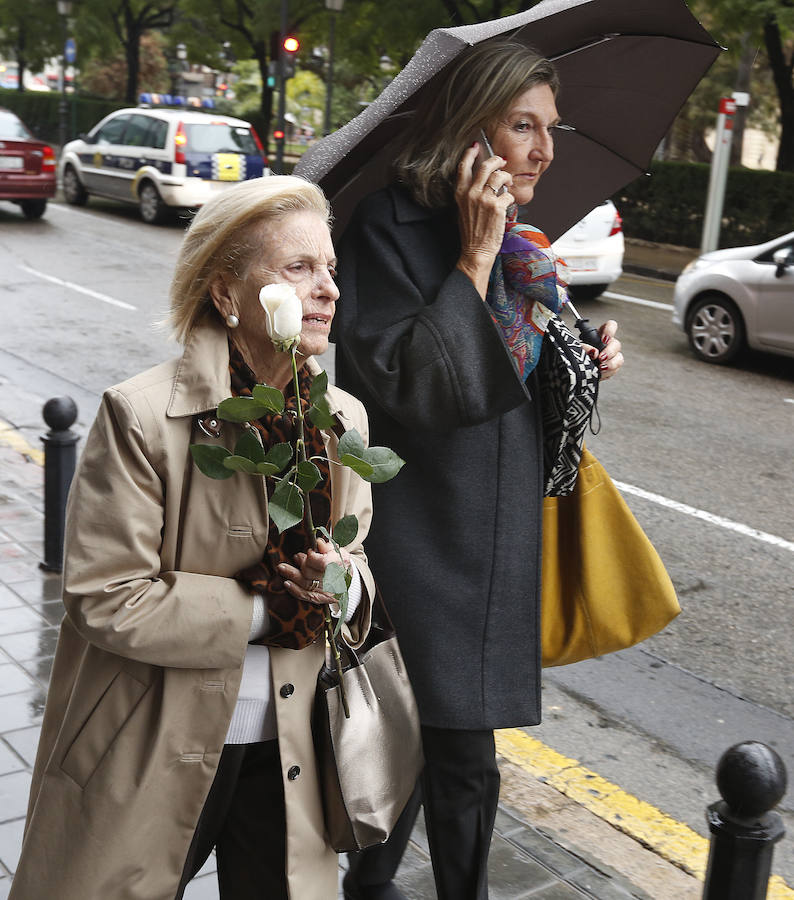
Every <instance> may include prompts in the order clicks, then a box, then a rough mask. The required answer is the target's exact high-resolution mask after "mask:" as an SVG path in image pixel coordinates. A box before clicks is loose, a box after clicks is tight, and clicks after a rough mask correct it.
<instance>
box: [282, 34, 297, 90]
mask: <svg viewBox="0 0 794 900" xmlns="http://www.w3.org/2000/svg"><path fill="white" fill-rule="evenodd" d="M300 46H301V45H300V41H299V40H298V39H297V38H296V37H294V36H293V35H289V36H288V37H285V38H284V40H283V41H282V43H281V52H282V54H283V57H284V80H285V81H286V79H287V78H293V77H294V75H295V57H296V56H297V55H298V50H300Z"/></svg>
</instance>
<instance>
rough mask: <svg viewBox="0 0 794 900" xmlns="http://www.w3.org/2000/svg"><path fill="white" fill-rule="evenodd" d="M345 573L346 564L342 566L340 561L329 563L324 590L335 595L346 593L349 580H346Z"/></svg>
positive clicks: (324, 577) (324, 579)
mask: <svg viewBox="0 0 794 900" xmlns="http://www.w3.org/2000/svg"><path fill="white" fill-rule="evenodd" d="M345 574H346V572H345V569H344V566H340V565H339V563H329V564H328V565H327V566H326V569H325V575H323V590H324V591H325V592H326V593H328V594H333V595H334V596H336V595H337V594H346V593H347V582H346V581H345ZM342 618H344V616H343V617H342Z"/></svg>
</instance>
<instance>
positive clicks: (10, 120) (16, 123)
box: [0, 113, 33, 141]
mask: <svg viewBox="0 0 794 900" xmlns="http://www.w3.org/2000/svg"><path fill="white" fill-rule="evenodd" d="M0 138H8V139H9V140H14V139H16V138H21V139H22V140H23V141H30V140H32V139H33V135H32V134H31V133H30V132H29V131H28V130H27V128H25V126H24V125H23V124H22V122H21V121H20V120H19V119H18V118H17V117H16V116H13V115H9V114H8V113H0Z"/></svg>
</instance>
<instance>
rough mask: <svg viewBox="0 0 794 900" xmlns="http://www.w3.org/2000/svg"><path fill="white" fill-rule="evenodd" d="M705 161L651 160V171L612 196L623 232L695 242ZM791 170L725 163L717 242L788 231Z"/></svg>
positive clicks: (793, 186)
mask: <svg viewBox="0 0 794 900" xmlns="http://www.w3.org/2000/svg"><path fill="white" fill-rule="evenodd" d="M708 182H709V167H708V166H707V165H703V164H698V163H675V162H669V163H663V162H659V163H654V164H653V165H652V166H651V177H650V178H642V179H638V180H637V181H634V182H632V183H631V184H629V185H628V186H627V187H625V188H623V190H622V191H620V192H619V193H618V194H616V195H615V196H614V197H613V200H614V201H615V204H616V206H617V207H618V209H619V210H620V214H621V215H622V216H623V228H624V231H625V233H626V234H627V235H628V236H629V237H634V238H642V239H644V240H650V241H657V242H660V243H666V244H678V245H680V246H683V247H698V246H700V240H701V236H702V231H703V213H704V211H705V206H706V196H707V193H708ZM792 208H794V174H791V173H788V172H767V171H758V170H753V169H739V168H735V169H730V170H729V173H728V183H727V186H726V191H725V204H724V207H723V214H722V228H721V230H720V246H721V247H741V246H744V245H746V244H757V243H761V242H763V241H768V240H770V239H771V238H773V237H776V236H777V235H780V234H785V233H786V232H788V231H791V227H792V226H791V210H792Z"/></svg>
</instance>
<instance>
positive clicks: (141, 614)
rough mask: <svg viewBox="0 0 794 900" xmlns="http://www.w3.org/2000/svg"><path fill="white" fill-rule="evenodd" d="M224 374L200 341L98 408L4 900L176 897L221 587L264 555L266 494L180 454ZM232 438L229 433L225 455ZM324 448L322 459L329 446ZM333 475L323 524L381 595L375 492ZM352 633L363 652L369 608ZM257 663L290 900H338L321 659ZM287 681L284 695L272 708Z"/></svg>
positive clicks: (221, 703)
mask: <svg viewBox="0 0 794 900" xmlns="http://www.w3.org/2000/svg"><path fill="white" fill-rule="evenodd" d="M228 362H229V355H228V349H227V343H226V336H225V332H224V330H223V329H222V328H221V327H220V326H217V325H207V326H202V327H201V328H198V329H196V330H195V331H194V333H193V335H192V337H191V338H190V339H189V341H188V343H187V345H186V347H185V350H184V354H183V356H182V358H181V360H179V359H177V360H173V361H171V362H169V363H165V364H163V365H160V366H157V367H156V368H154V369H151V370H149V371H147V372H144V373H143V374H141V375H138V376H136V377H135V378H133V379H131V380H130V381H127V382H125V383H124V384H122V385H120V386H118V387H116V388H111V389H110V390H108V391H107V392H106V394H105V396H104V399H103V402H102V405H101V407H100V410H99V412H98V414H97V419H96V422H95V423H94V426H93V428H92V430H91V433H90V434H89V436H88V438H87V441H86V445H85V450H84V453H83V455H82V459H81V463H80V466H79V469H78V472H77V474H76V476H75V480H74V483H73V487H72V490H71V494H70V497H69V506H68V524H67V534H66V557H65V565H64V604H65V606H66V612H67V615H66V617H65V618H64V620H63V624H62V626H61V633H60V638H59V642H58V648H57V651H56V656H55V662H54V666H53V671H52V679H51V684H50V690H49V695H48V698H47V706H46V711H45V714H44V724H43V728H42V734H41V740H40V744H39V751H38V756H37V759H36V765H35V769H34V774H33V783H32V788H31V796H30V805H29V809H28V821H27V826H26V833H25V839H24V843H23V848H22V856H21V859H20V863H19V867H18V869H17V872H16V876H15V878H14V882H13V886H12V889H11V895H10V900H41V898H44V897H48V898H58V900H173V897H174V894H175V892H176V888H177V886H178V883H179V880H180V877H181V873H182V868H183V865H184V861H185V857H186V855H187V851H188V847H189V844H190V841H191V838H192V835H193V831H194V828H195V826H196V823H197V821H198V818H199V814H200V812H201V809H202V806H203V804H204V800H205V798H206V796H207V793H208V791H209V788H210V785H211V783H212V780H213V777H214V775H215V771H216V768H217V765H218V759H219V757H220V753H221V750H222V749H223V742H224V738H225V736H226V731H227V728H228V724H229V720H230V718H231V715H232V711H233V709H234V705H235V700H236V697H237V692H238V689H239V685H240V677H241V671H242V670H241V666H242V662H243V658H244V655H245V650H246V645H247V640H248V632H249V627H250V623H251V617H252V600H251V597H250V595H249V593H248V592H247V591H246V590H245V589H244V588H243V587H242V585H241V584H240V583H239V582H237V581H235V580H234V578H233V577H232V575H233V574H234V573H235V572H237V571H239V570H240V569H242V568H243V567H245V566H248V565H250V564H252V563H254V562H256V561H257V560H258V559H260V558H261V557H262V554H263V551H264V549H265V545H266V542H267V534H268V516H267V500H266V495H265V491H264V485H263V482H262V481H261V480H260V479H255V478H251V477H249V476H244V475H239V474H237V475H235V476H234V477H233V478H230V479H228V480H226V481H213V480H211V479H209V478H207V477H205V476H204V475H202V474H201V473H200V472H199V471H198V470H197V469H196V468H195V467H194V466H193V464H192V462H191V459H190V455H189V452H188V445H189V444H190V443H194V442H199V441H203V442H208V441H211V440H212V439H211V438H209V437H207V436H206V435H204V434H203V433H202V432H201V431H199V430H198V427H197V423H198V418H199V417H200V416H199V414H203V415H206V414H207V411H208V410H214V409H215V407H217V405H218V403H219V402H220V401H221V400H222V399H224V398H225V397H228V396H229V395H230V393H231V391H230V384H229V373H228ZM309 364H310V365H312V366H313V367H314V370H315V371H316V370H317V366H316V364H315V363H314V362H313V360H310V362H309ZM328 399H329V402H330V404H331V408H332V409H333V410H335V411H336V412H337V415H338V417H339V419H340V421H341V422H342V423H343V424H344V425H345V427H346V428H352V427H354V428H357V429H358V430H359V431H360V432H361V434H362V435H363V436H364V438H365V440H366V436H367V432H366V415H365V413H364V409H363V407H362V406H361V404H360V403H359V402H358V401H356V400H354V399H353V398H352V397H350V396H349V395H347V394H345V393H344V392H342V391H340V390H338V389H335V388H332V387H331V388H329V390H328ZM238 436H239V426H236V425H231V424H230V423H223V433H222V435H221V438H220V440H221V441H222V442H223V443H224V444H225V445H226V446H227V447H229V448H230V449H231V448H232V447H233V445H234V442H235V440H236V438H237V437H238ZM325 439H326V449H327V452H328V454H329V456H330V457H332V458H333V457H334V455H335V448H336V443H337V439H336V436H335V435H333V434H328V435H325ZM331 476H332V496H333V505H332V516H333V520H334V521H337V520H338V519H339V518H340V517H341V516H343V515H347V514H348V513H353V514H355V515H356V516H357V517H358V520H359V524H360V529H359V533H358V537H357V539H356V542H355V543H354V544H353V545H351V546H350V548H349V549H350V551H351V553H352V554H353V556H354V557H355V559H356V563H357V566H358V568H359V570H360V571H361V574H362V577H363V580H364V584H365V586H366V588H367V591H368V592H369V596H370V597H371V596H374V590H373V587H374V586H373V582H372V576H371V574H370V572H369V569H368V567H367V564H366V557H365V556H364V552H363V549H362V546H361V542H362V540H363V538H364V536H365V535H366V533H367V530H368V528H369V522H370V518H371V494H370V488H369V485H368V484H367V483H366V482H364V481H362V480H361V479H360V478H358V476H356V475H354V474H353V473H352V472H351V470H350V469H347V468H341V467H339V466H333V465H332V466H331ZM351 628H352V631H353V633H352V634H351V633H350V630H349V629H347V628H346V630H347V631H348V638H349V639H350V640H351V642H353V643H354V644H356V643H358V642H359V641H360V640H361V639H362V638H363V637H364V636H365V635H366V631H367V629H368V628H369V604H368V603H364V605H363V608H362V611H361V614H360V615H359V613H357V614H356V616H355V617H354V619H353V623H351ZM270 658H271V670H272V675H273V687H274V691H273V694H274V703H276V714H277V722H278V737H279V747H280V752H281V769H282V777H283V781H284V795H285V801H286V811H287V812H286V814H287V859H286V872H287V880H288V885H289V893H290V897H291V898H292V900H332V898H335V897H336V893H337V859H336V855H335V854H334V852H333V851H332V850H331V849H330V847H329V846H328V845H327V843H326V841H325V837H324V829H323V818H322V809H321V803H320V796H319V792H318V782H317V772H316V765H315V759H314V752H313V748H312V740H311V729H310V712H311V708H312V700H313V696H314V689H315V684H316V679H317V672H318V670H319V668H320V666H321V664H322V661H323V643H322V642H318V643H317V644H314V645H312V646H311V647H308V648H306V649H305V650H302V651H294V650H284V649H272V650H271V655H270ZM286 683H290V684H292V685H294V687H295V691H294V692H293V693H292V694H290V695H289V696H288V697H282V696H281V694H280V693H279V688H280V686H281V685H283V684H286ZM285 693H286V692H285ZM293 766H299V767H300V774H299V775H298V777H297V778H295V779H294V780H289V779H288V778H287V777H286V773H287V771H288V770H289V769H290V768H291V767H293ZM267 814H268V811H267V810H266V809H263V810H262V815H267ZM262 896H263V898H264V897H266V896H267V886H266V885H263V889H262Z"/></svg>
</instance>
